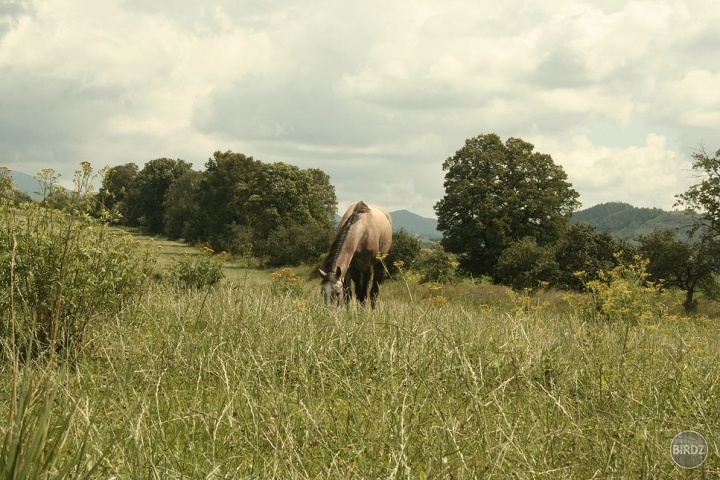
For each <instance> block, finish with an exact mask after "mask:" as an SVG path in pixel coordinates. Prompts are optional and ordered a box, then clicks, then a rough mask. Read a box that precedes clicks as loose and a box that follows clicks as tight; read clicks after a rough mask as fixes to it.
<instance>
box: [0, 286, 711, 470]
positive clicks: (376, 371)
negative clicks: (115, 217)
mask: <svg viewBox="0 0 720 480" xmlns="http://www.w3.org/2000/svg"><path fill="white" fill-rule="evenodd" d="M252 275H253V276H254V275H259V273H257V272H254V273H253V274H252ZM312 287H316V285H314V284H313V285H312ZM310 288H311V287H310V285H306V288H305V290H304V291H303V292H301V293H297V292H289V293H288V294H287V295H282V296H279V295H277V294H273V287H272V285H267V284H265V285H256V284H255V282H253V281H252V278H249V280H248V281H246V282H245V283H244V284H242V283H240V284H234V285H233V284H226V285H224V286H222V287H219V288H215V289H212V290H201V291H194V292H185V293H183V294H179V293H178V292H169V291H167V290H166V289H164V288H163V287H160V286H156V287H154V288H153V289H152V290H151V291H150V292H149V293H148V295H147V296H145V297H144V298H143V299H141V300H140V301H138V302H137V303H136V304H135V305H134V307H133V308H132V309H130V310H126V311H125V312H124V314H123V315H122V316H117V317H116V318H115V319H114V320H113V321H111V322H109V323H108V324H105V325H104V326H103V327H102V328H98V329H97V330H94V331H93V335H94V337H93V338H92V342H93V344H94V345H96V346H97V347H98V348H96V349H95V350H94V352H95V353H94V355H93V356H92V357H91V358H86V359H83V360H82V361H81V362H80V364H79V365H78V371H77V372H76V373H75V374H74V375H73V376H72V378H71V379H69V382H68V386H67V388H68V391H69V392H74V393H73V395H78V396H79V397H80V398H83V399H85V402H86V404H87V407H86V409H87V410H86V416H87V418H88V419H90V422H91V424H92V429H91V430H90V431H89V444H90V445H92V450H91V451H92V452H95V453H96V454H97V455H99V454H100V452H103V451H105V450H109V453H108V455H107V457H106V459H105V460H104V461H103V464H102V469H101V470H100V471H101V472H102V474H103V475H104V476H109V477H111V476H115V477H118V478H126V477H130V478H188V477H189V478H246V477H261V478H268V477H283V478H318V477H319V478H328V477H330V478H335V477H357V478H368V477H371V478H377V477H390V478H437V477H450V476H452V477H465V478H471V477H485V478H507V477H512V478H538V477H545V478H558V477H561V478H593V477H595V478H605V477H620V478H628V477H629V478H635V477H638V478H661V477H672V476H678V477H679V476H681V472H679V471H678V470H677V467H675V466H674V464H673V462H672V460H671V459H670V457H669V453H668V451H669V450H668V449H669V442H670V441H671V439H672V438H673V437H674V436H675V434H676V433H678V432H679V431H681V430H684V429H689V428H692V429H694V430H697V431H699V432H702V433H704V434H705V436H706V438H708V440H709V441H710V442H711V455H710V458H709V459H708V461H707V462H706V463H705V464H704V465H703V466H702V467H701V469H702V470H701V472H702V473H703V474H705V475H708V476H710V475H712V474H717V473H718V469H719V462H718V459H717V450H718V449H717V438H716V436H715V435H716V434H717V431H718V420H719V418H718V412H717V409H716V405H715V399H716V398H718V394H720V373H718V371H717V369H716V368H715V366H714V365H715V364H714V359H715V352H716V351H717V348H718V340H717V334H716V328H715V327H714V326H713V325H712V324H711V323H709V322H706V321H702V320H695V321H694V320H689V319H669V320H667V321H666V322H665V323H661V324H645V325H638V326H631V327H630V328H629V329H628V328H626V327H625V325H624V324H621V323H617V324H613V323H587V322H585V321H583V320H582V318H581V317H580V316H579V315H576V314H571V313H569V314H556V313H548V312H547V311H545V309H544V308H530V309H518V310H517V311H515V312H513V313H505V312H502V311H499V309H493V308H483V307H482V306H480V307H469V306H468V305H466V304H462V303H453V302H448V303H445V304H442V305H437V304H433V303H431V302H426V301H424V300H423V299H422V298H421V297H422V295H421V294H420V295H418V296H417V297H416V298H415V299H414V300H409V299H408V296H407V293H406V292H407V288H406V287H405V286H402V285H387V288H386V289H385V291H384V292H383V295H384V296H381V298H382V299H383V300H382V301H381V302H379V304H378V308H377V309H376V310H374V311H372V310H369V309H368V310H365V309H362V308H358V307H357V306H354V305H353V306H351V307H350V308H349V309H347V310H345V309H341V310H329V309H326V308H325V307H324V306H321V305H320V304H319V303H320V302H319V301H318V300H319V299H318V298H317V292H316V291H315V288H312V290H310ZM412 288H414V287H412ZM477 288H478V289H481V288H485V287H477ZM418 293H420V292H418ZM508 301H509V302H511V303H512V300H508ZM6 393H7V392H4V393H3V396H4V395H5V394H6Z"/></svg>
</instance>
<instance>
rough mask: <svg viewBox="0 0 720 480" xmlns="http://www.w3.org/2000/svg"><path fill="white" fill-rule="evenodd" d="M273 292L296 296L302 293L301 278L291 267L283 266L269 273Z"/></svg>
mask: <svg viewBox="0 0 720 480" xmlns="http://www.w3.org/2000/svg"><path fill="white" fill-rule="evenodd" d="M270 281H271V282H272V283H271V289H272V292H273V293H274V294H280V295H292V296H297V295H300V294H301V293H302V285H303V280H302V278H300V277H299V276H298V274H296V273H295V271H294V270H293V269H292V268H289V267H285V268H281V269H280V270H277V271H276V272H273V273H272V274H271V275H270Z"/></svg>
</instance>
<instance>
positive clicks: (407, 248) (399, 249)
mask: <svg viewBox="0 0 720 480" xmlns="http://www.w3.org/2000/svg"><path fill="white" fill-rule="evenodd" d="M420 252H422V245H421V244H420V240H419V239H418V238H417V237H416V236H415V235H413V234H412V233H409V232H408V231H407V230H405V229H400V230H399V231H397V232H394V233H393V238H392V248H391V249H390V256H389V257H388V260H387V262H386V265H387V269H388V271H389V272H390V274H391V275H392V274H395V273H396V272H398V271H399V269H398V265H401V266H403V267H405V268H411V267H412V265H413V263H414V262H415V259H416V258H417V257H418V255H420Z"/></svg>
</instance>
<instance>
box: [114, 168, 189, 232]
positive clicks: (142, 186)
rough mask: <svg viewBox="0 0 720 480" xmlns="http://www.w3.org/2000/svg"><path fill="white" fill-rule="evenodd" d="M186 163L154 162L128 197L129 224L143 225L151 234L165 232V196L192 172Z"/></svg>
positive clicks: (140, 173)
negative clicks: (179, 179) (177, 182)
mask: <svg viewBox="0 0 720 480" xmlns="http://www.w3.org/2000/svg"><path fill="white" fill-rule="evenodd" d="M191 168H192V164H191V163H188V162H186V161H185V160H180V159H177V160H173V159H170V158H158V159H155V160H150V161H149V162H147V163H146V164H145V166H144V167H143V168H142V170H140V171H139V172H138V173H137V175H136V176H135V178H134V180H133V182H132V185H131V187H130V189H129V191H128V194H127V199H126V202H127V221H128V223H129V224H130V225H139V226H142V227H143V228H144V229H145V230H146V231H147V232H148V233H152V234H158V233H163V228H164V222H165V196H166V194H167V192H168V190H170V186H171V185H172V184H173V183H174V182H175V180H177V179H178V178H180V177H182V176H183V175H184V174H185V173H186V172H188V171H190V169H191Z"/></svg>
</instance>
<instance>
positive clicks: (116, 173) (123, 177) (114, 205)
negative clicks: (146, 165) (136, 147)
mask: <svg viewBox="0 0 720 480" xmlns="http://www.w3.org/2000/svg"><path fill="white" fill-rule="evenodd" d="M138 170H139V168H138V166H137V165H136V164H134V163H126V164H124V165H117V166H115V167H110V168H108V169H107V170H106V171H105V175H104V176H103V179H102V185H101V187H100V191H99V192H98V199H99V201H100V203H101V204H102V205H103V206H104V207H105V208H107V209H108V210H111V211H114V212H116V213H118V214H120V215H121V217H124V216H126V214H127V209H126V207H127V205H126V200H127V195H128V192H129V191H130V187H131V185H132V184H133V182H134V181H135V177H136V176H137V174H138ZM121 221H122V218H121Z"/></svg>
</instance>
